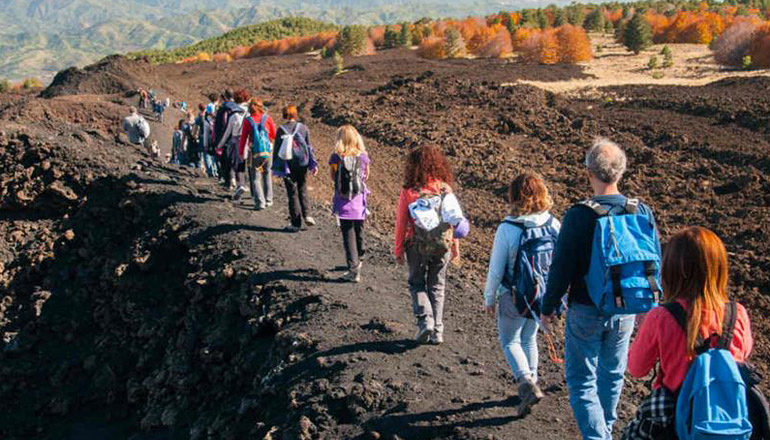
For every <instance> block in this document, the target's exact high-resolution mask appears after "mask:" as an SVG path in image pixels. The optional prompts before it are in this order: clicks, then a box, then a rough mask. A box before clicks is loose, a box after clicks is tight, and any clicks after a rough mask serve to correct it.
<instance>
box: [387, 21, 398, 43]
mask: <svg viewBox="0 0 770 440" xmlns="http://www.w3.org/2000/svg"><path fill="white" fill-rule="evenodd" d="M398 38H399V35H398V32H396V30H395V29H394V28H393V26H390V25H388V26H385V49H394V48H396V47H397V46H398Z"/></svg>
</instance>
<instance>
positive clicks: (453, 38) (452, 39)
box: [444, 28, 465, 58]
mask: <svg viewBox="0 0 770 440" xmlns="http://www.w3.org/2000/svg"><path fill="white" fill-rule="evenodd" d="M444 51H445V52H446V57H447V58H462V57H464V56H465V40H464V39H463V35H462V34H461V33H460V31H458V30H457V29H455V28H449V29H447V31H446V32H445V33H444Z"/></svg>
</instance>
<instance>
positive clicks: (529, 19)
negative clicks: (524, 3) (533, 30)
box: [520, 9, 537, 25]
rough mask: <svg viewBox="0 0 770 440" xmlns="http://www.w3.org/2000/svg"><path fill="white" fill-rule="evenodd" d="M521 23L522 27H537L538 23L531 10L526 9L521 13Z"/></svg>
mask: <svg viewBox="0 0 770 440" xmlns="http://www.w3.org/2000/svg"><path fill="white" fill-rule="evenodd" d="M520 23H521V24H522V25H536V24H537V21H536V20H535V19H534V16H533V14H532V10H531V9H524V10H523V11H521V21H520Z"/></svg>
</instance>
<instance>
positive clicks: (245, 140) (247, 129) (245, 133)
mask: <svg viewBox="0 0 770 440" xmlns="http://www.w3.org/2000/svg"><path fill="white" fill-rule="evenodd" d="M249 117H250V118H252V119H253V120H254V122H256V123H257V125H259V122H260V121H261V120H262V113H257V114H254V115H249ZM265 130H267V137H268V138H269V139H270V145H272V144H273V142H275V122H273V118H271V117H270V115H267V119H265ZM253 132H254V130H252V128H251V123H249V122H248V121H247V120H246V119H244V120H243V127H241V140H240V142H238V154H240V155H241V157H244V155H245V152H246V151H245V147H246V145H251V142H252V138H253V135H254V134H253Z"/></svg>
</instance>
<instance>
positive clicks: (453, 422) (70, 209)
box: [0, 51, 770, 439]
mask: <svg viewBox="0 0 770 440" xmlns="http://www.w3.org/2000/svg"><path fill="white" fill-rule="evenodd" d="M348 62H349V66H348V67H350V69H351V72H350V73H347V74H344V75H342V76H338V77H334V76H332V75H331V72H332V71H333V66H332V64H331V62H330V61H325V60H323V61H321V60H314V59H312V58H309V57H307V56H289V57H282V58H266V59H259V60H240V61H237V62H234V63H231V64H228V65H225V66H215V65H213V64H202V65H186V66H159V67H156V68H149V67H148V66H144V65H140V66H136V67H135V68H132V67H131V65H124V64H122V63H121V64H120V65H119V66H118V67H117V68H116V69H115V72H116V74H118V73H121V72H125V71H128V77H129V78H132V80H133V78H141V81H144V82H143V83H141V84H140V85H141V86H144V87H153V88H158V89H163V90H166V91H167V92H168V93H169V94H170V95H171V96H172V97H173V98H172V99H174V100H177V101H181V100H185V101H187V102H188V103H197V102H199V101H202V100H203V96H204V95H205V94H207V93H208V92H211V91H218V90H220V89H221V88H223V87H226V86H229V87H236V88H237V87H247V88H249V89H251V90H253V91H255V92H256V93H257V94H258V96H260V97H262V98H263V99H264V100H265V101H266V102H267V104H268V106H269V107H270V108H271V111H272V113H273V114H274V115H276V114H278V113H279V112H278V109H280V108H281V107H282V106H283V105H285V104H286V103H289V102H291V103H297V104H298V105H299V106H300V108H301V111H302V116H303V118H304V119H305V121H306V122H307V123H308V125H309V126H310V129H311V139H312V141H313V143H314V145H315V147H316V149H317V151H318V155H319V158H320V159H321V161H324V159H326V158H327V157H328V155H329V153H330V148H331V145H332V143H333V142H332V141H333V137H334V132H335V130H336V127H338V126H339V125H341V124H343V123H348V122H349V123H354V124H355V125H356V126H357V127H358V128H359V129H360V130H361V131H362V132H363V133H364V134H365V136H366V141H367V147H368V150H369V152H370V155H371V156H372V158H373V163H374V168H373V174H372V177H371V182H370V186H371V189H372V191H373V196H372V198H371V209H372V216H371V217H370V222H369V225H368V229H367V232H368V234H369V238H368V243H369V245H370V251H369V253H368V255H367V259H366V262H365V266H364V268H365V270H364V283H362V284H361V285H358V286H355V285H350V284H341V283H338V282H336V279H337V278H338V277H339V276H340V275H341V272H340V271H339V269H338V266H340V265H341V264H342V263H343V253H342V249H341V243H340V239H339V234H338V232H337V230H336V226H335V225H334V221H333V219H332V217H331V216H330V215H329V214H328V201H329V200H330V196H331V183H330V182H329V181H328V179H327V178H326V177H325V173H323V172H322V173H320V174H319V177H318V178H316V179H315V180H313V183H312V184H311V186H312V194H313V197H314V199H315V201H316V202H317V206H316V208H315V209H316V215H315V217H316V219H317V220H319V225H318V226H316V227H314V228H312V229H310V230H307V231H304V232H302V233H301V234H299V235H292V234H285V233H283V232H282V231H281V228H282V227H283V226H284V225H285V224H286V209H285V206H284V205H285V202H284V200H283V194H284V191H283V189H282V188H281V187H280V186H277V187H276V190H277V191H276V192H277V194H279V200H278V201H277V203H276V206H275V207H274V208H273V210H271V211H268V212H260V213H257V212H254V211H253V210H251V209H250V208H251V204H250V202H245V203H244V204H233V203H231V202H229V201H228V200H227V194H225V193H224V192H223V191H222V190H221V189H220V188H218V187H217V186H216V185H215V184H213V182H211V181H209V180H208V179H204V178H202V177H201V176H199V175H197V174H196V173H195V172H193V171H192V170H188V169H178V168H175V167H171V166H164V165H160V164H158V163H153V162H151V161H149V160H148V159H147V158H145V157H143V155H142V154H141V153H140V152H138V151H135V150H134V149H133V148H131V147H128V146H126V145H122V144H121V142H123V139H122V138H121V136H119V133H118V131H117V123H118V121H119V119H120V116H121V115H122V113H123V109H124V108H125V107H126V105H127V104H129V103H134V97H132V96H127V95H128V94H127V93H118V94H115V93H113V92H114V90H113V89H112V88H111V87H112V86H113V84H115V82H110V83H109V87H110V88H109V89H108V90H105V93H113V94H105V95H98V94H97V95H73V96H59V97H56V98H53V99H50V100H41V99H37V98H34V97H31V96H28V95H23V96H21V95H18V96H12V95H0V132H1V133H0V164H3V165H4V168H3V172H2V174H0V201H2V209H0V243H2V244H3V246H1V247H0V249H2V251H0V263H2V265H0V297H3V300H2V303H1V305H2V306H1V307H0V334H2V336H3V337H4V343H3V347H4V349H3V350H2V351H0V373H2V375H3V377H6V378H9V380H4V381H0V402H2V403H0V434H1V435H2V436H3V438H12V439H15V438H29V437H30V436H37V437H41V438H68V439H79V438H93V437H94V436H98V437H103V438H134V439H150V438H195V439H200V438H244V437H247V436H249V437H255V438H265V436H266V435H268V433H270V437H272V438H283V439H295V438H328V439H332V438H362V439H363V438H378V437H377V435H380V437H381V438H386V439H388V438H393V439H395V438H401V439H439V438H454V439H487V438H499V439H505V438H525V439H526V438H532V439H534V438H541V439H542V438H544V439H562V438H574V437H575V436H576V431H575V426H574V423H573V421H572V417H571V412H570V410H569V404H568V401H567V395H566V387H565V385H564V382H563V379H562V376H563V372H562V370H561V366H560V365H558V364H556V363H553V362H551V361H549V360H548V359H547V356H546V355H545V353H546V350H545V345H544V344H542V343H541V348H542V350H541V351H542V352H543V354H544V355H543V357H542V364H541V369H540V373H541V377H542V380H543V382H544V385H545V388H546V391H547V399H546V400H545V401H543V402H542V403H541V404H540V405H539V406H537V407H536V408H535V410H534V412H533V414H532V415H531V416H529V417H527V418H526V419H523V420H516V419H514V418H513V417H512V416H511V414H512V410H513V406H514V405H515V404H516V402H517V399H516V390H515V388H514V386H513V384H512V382H511V378H510V372H509V371H508V367H507V365H506V364H505V361H504V359H503V356H502V353H500V350H499V347H498V343H497V340H496V325H495V322H494V321H493V320H490V319H488V318H487V317H485V316H484V315H483V314H482V313H481V310H480V306H481V288H482V285H483V284H482V283H483V279H484V266H485V264H486V261H487V255H488V251H489V247H490V246H491V242H492V237H493V234H494V230H495V227H496V225H497V223H498V222H499V219H500V218H501V217H502V215H503V213H504V212H505V202H504V194H505V188H506V185H507V183H508V181H509V180H510V179H511V178H512V177H513V176H514V175H515V174H516V173H517V172H519V171H521V170H525V169H535V170H537V171H539V172H541V173H542V174H544V175H545V176H546V178H547V179H548V180H549V182H550V184H551V185H552V188H553V192H554V196H555V200H556V209H555V211H556V212H557V213H558V214H561V213H563V212H564V210H565V209H566V208H567V207H568V206H569V204H570V203H572V202H574V201H576V200H579V199H581V198H583V197H585V196H586V195H587V194H586V185H585V182H584V181H583V177H582V176H583V172H582V169H581V166H580V162H581V156H582V154H583V151H584V148H585V146H586V145H587V144H588V143H590V142H591V140H592V139H593V138H594V137H595V136H597V135H606V136H611V137H612V138H613V139H616V140H617V141H619V142H621V143H622V144H623V145H624V146H625V147H626V149H627V150H628V153H629V157H630V160H631V169H630V173H629V176H628V178H627V180H626V181H625V184H624V188H625V190H627V191H628V192H629V193H631V194H634V195H637V196H640V197H642V198H643V199H644V200H646V201H649V202H650V203H651V204H652V205H653V208H654V209H655V210H656V213H657V217H658V220H659V224H660V225H661V228H662V232H663V234H664V237H665V236H667V235H668V234H669V233H670V232H671V231H673V230H675V229H677V228H678V227H681V226H683V225H686V224H702V225H706V226H708V227H711V228H713V229H715V230H716V231H717V232H718V233H719V234H720V236H722V237H723V238H724V239H725V241H726V243H727V245H728V248H729V251H730V253H731V265H732V273H731V275H732V277H731V283H732V287H731V289H732V291H733V292H734V293H735V295H736V296H737V297H738V298H739V299H740V300H741V301H743V302H744V304H746V305H747V306H748V307H749V310H750V313H751V315H752V317H753V318H754V329H755V337H756V342H757V344H756V353H755V357H754V360H755V362H757V363H758V364H759V366H760V368H761V369H763V370H764V371H767V369H768V366H769V364H768V357H769V356H770V347H768V345H767V341H766V339H765V338H764V336H763V335H765V334H767V331H768V330H770V329H769V328H768V325H770V322H769V321H767V320H765V319H762V318H761V317H762V316H763V314H766V313H767V312H768V311H770V299H768V296H767V295H768V293H769V292H770V259H768V257H767V255H768V252H767V251H768V244H767V243H768V240H767V238H768V237H767V234H768V231H770V210H768V209H767V208H768V206H770V198H768V194H770V180H769V179H768V175H769V174H770V163H768V161H767V151H768V148H769V147H770V144H768V141H767V135H768V133H770V125H768V124H769V122H768V121H769V120H768V116H767V115H768V110H769V109H770V100H768V96H770V95H768V94H767V93H765V94H762V93H757V90H760V91H762V90H770V81H768V80H767V79H766V78H749V79H734V80H733V79H730V80H725V81H722V82H719V83H717V84H713V85H711V86H708V87H702V88H691V87H674V86H669V87H655V88H650V87H642V86H640V87H615V88H605V89H600V91H599V94H598V95H596V94H591V93H586V94H578V95H574V96H568V97H562V96H558V95H554V94H552V93H549V92H546V91H543V90H540V89H537V88H535V87H531V86H527V85H521V84H513V83H515V82H516V81H517V80H519V79H535V78H542V79H548V80H554V81H556V80H567V79H570V78H572V79H580V78H583V77H584V76H585V75H584V74H583V73H582V71H581V70H580V69H579V68H574V67H556V68H552V67H541V66H526V65H520V64H517V63H515V62H510V61H497V60H476V61H471V60H461V61H452V62H429V61H425V60H419V59H418V58H416V57H415V56H414V55H413V54H412V53H410V52H404V51H386V52H384V53H380V54H378V55H376V56H373V57H366V58H357V59H353V60H349V61H348ZM132 69H135V70H132ZM106 72H107V74H110V75H111V73H112V71H111V70H110V69H107V70H106ZM97 73H98V75H102V76H103V75H105V70H99V71H98V72H97ZM98 75H97V76H96V79H89V81H86V82H85V85H87V86H88V87H86V86H83V88H85V90H88V91H89V92H90V93H93V92H94V91H95V90H92V89H91V88H90V87H92V86H93V85H94V84H97V85H98V84H99V81H100V80H99V78H100V77H101V76H98ZM107 76H108V77H109V75H107ZM74 78H75V80H73V81H75V83H74V84H68V83H66V82H65V83H63V84H61V85H60V87H62V89H63V90H75V91H77V90H81V89H82V88H81V87H80V86H79V85H78V84H79V83H77V81H79V80H78V79H77V77H74ZM117 83H119V82H117ZM512 84H513V85H512ZM130 85H131V87H133V86H134V85H135V84H133V83H131V84H130ZM65 86H66V87H65ZM97 92H98V90H97ZM124 92H129V90H125V91H124ZM166 119H167V122H166V124H163V125H162V126H161V125H157V124H153V130H154V132H155V133H157V135H158V137H159V140H160V141H161V142H162V144H163V145H164V147H165V148H167V147H168V142H169V141H170V127H171V124H172V122H171V121H172V120H174V118H172V117H167V118H166ZM426 141H432V142H436V143H438V144H439V145H441V146H442V147H443V148H444V149H445V151H446V152H447V154H449V156H450V157H451V159H452V162H453V163H454V165H455V167H456V168H457V173H458V188H459V195H460V198H461V200H462V201H463V203H464V206H465V208H466V210H467V212H468V214H469V216H470V218H471V220H472V223H473V225H474V229H473V232H472V235H471V237H470V238H469V239H468V240H467V241H466V243H465V246H464V259H465V264H464V266H463V268H462V269H453V270H451V274H450V283H449V288H448V301H447V319H446V325H447V342H446V344H444V345H442V346H439V347H433V346H421V347H417V346H414V344H412V343H411V342H410V340H411V338H412V336H413V330H414V324H413V318H412V317H411V311H410V306H409V298H408V293H407V289H406V282H405V274H404V269H403V268H400V267H398V266H395V265H394V264H393V261H392V258H391V256H390V248H391V246H392V244H391V242H390V234H391V231H392V224H393V209H394V204H395V201H396V197H397V194H398V191H399V179H400V172H399V170H400V167H401V160H402V157H403V153H404V152H405V151H406V149H407V146H408V145H410V144H411V143H413V142H426ZM558 339H560V338H557V343H558ZM558 345H559V346H558V347H557V349H558V350H559V351H561V344H558ZM642 392H643V384H641V383H639V382H633V381H628V383H627V387H626V391H625V396H624V398H623V401H622V403H621V408H620V412H621V417H622V420H621V422H620V425H621V426H622V425H623V424H624V423H625V420H627V419H628V417H629V416H630V415H631V414H633V411H634V408H635V406H634V405H635V403H636V402H637V401H638V399H639V398H640V397H641V393H642ZM375 432H376V433H377V434H374V433H375ZM270 437H267V438H270Z"/></svg>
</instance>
